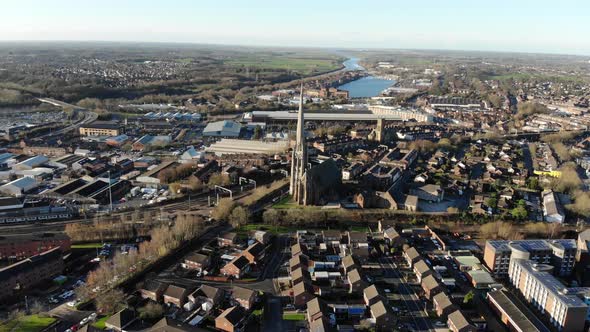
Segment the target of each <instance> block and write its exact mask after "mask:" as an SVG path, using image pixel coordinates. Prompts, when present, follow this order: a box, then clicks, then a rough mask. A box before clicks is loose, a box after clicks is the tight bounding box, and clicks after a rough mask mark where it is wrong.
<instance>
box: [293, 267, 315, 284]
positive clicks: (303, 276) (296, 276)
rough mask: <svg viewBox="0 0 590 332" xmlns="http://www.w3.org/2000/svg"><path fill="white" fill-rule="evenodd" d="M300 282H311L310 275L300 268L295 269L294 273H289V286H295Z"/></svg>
mask: <svg viewBox="0 0 590 332" xmlns="http://www.w3.org/2000/svg"><path fill="white" fill-rule="evenodd" d="M302 281H307V282H309V281H311V274H310V273H309V272H308V271H307V270H304V269H302V268H300V267H299V268H297V269H296V270H295V271H293V272H291V284H292V285H295V284H297V283H299V282H302Z"/></svg>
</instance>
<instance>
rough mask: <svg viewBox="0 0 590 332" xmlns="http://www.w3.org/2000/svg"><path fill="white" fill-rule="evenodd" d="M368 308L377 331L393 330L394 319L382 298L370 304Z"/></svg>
mask: <svg viewBox="0 0 590 332" xmlns="http://www.w3.org/2000/svg"><path fill="white" fill-rule="evenodd" d="M369 310H370V312H371V318H372V319H373V320H374V321H375V329H376V330H377V331H393V329H394V327H395V324H396V319H395V316H394V315H393V312H392V310H391V307H390V306H389V305H387V304H385V302H384V301H383V300H379V301H377V302H376V303H374V304H372V305H371V306H370V307H369Z"/></svg>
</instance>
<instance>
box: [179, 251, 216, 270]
mask: <svg viewBox="0 0 590 332" xmlns="http://www.w3.org/2000/svg"><path fill="white" fill-rule="evenodd" d="M210 262H211V261H210V259H209V256H207V255H203V254H199V253H194V254H192V255H189V256H188V257H186V258H185V259H184V264H183V267H184V268H185V269H189V270H204V269H206V268H208V267H209V264H210Z"/></svg>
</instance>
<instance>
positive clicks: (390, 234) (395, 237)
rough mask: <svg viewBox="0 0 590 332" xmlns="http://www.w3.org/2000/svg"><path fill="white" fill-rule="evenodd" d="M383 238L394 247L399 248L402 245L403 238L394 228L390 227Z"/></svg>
mask: <svg viewBox="0 0 590 332" xmlns="http://www.w3.org/2000/svg"><path fill="white" fill-rule="evenodd" d="M383 238H384V239H385V242H387V243H388V244H389V245H390V246H392V247H398V246H400V245H401V244H402V242H403V241H402V238H401V236H400V235H399V233H398V232H397V231H396V230H395V228H393V227H389V228H388V229H386V230H385V231H383Z"/></svg>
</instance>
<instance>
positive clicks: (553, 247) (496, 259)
mask: <svg viewBox="0 0 590 332" xmlns="http://www.w3.org/2000/svg"><path fill="white" fill-rule="evenodd" d="M576 251H577V246H576V241H575V240H572V239H559V240H518V241H504V240H494V241H487V242H486V246H485V249H484V257H483V258H484V262H485V264H486V265H487V266H488V268H489V269H490V271H491V272H492V274H493V275H494V277H496V278H506V277H508V269H509V265H510V262H511V260H512V259H525V260H531V261H533V262H535V263H539V264H551V265H552V266H553V267H554V274H555V275H557V276H568V275H570V274H571V273H572V271H573V268H574V263H575V258H576Z"/></svg>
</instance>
